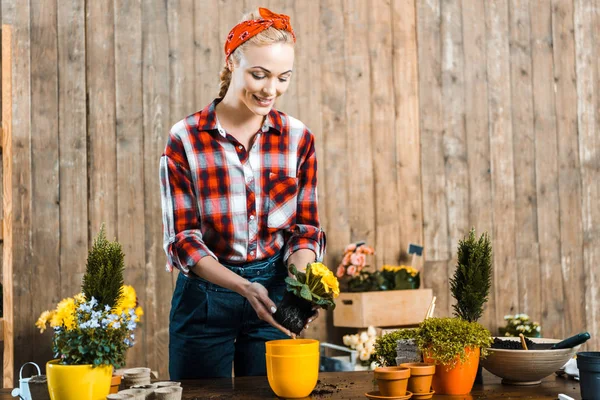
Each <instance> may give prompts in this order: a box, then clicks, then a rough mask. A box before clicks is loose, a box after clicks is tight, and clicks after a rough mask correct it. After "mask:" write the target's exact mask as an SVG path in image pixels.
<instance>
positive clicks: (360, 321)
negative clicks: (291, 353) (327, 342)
mask: <svg viewBox="0 0 600 400" xmlns="http://www.w3.org/2000/svg"><path fill="white" fill-rule="evenodd" d="M432 298H433V292H432V290H431V289H415V290H387V291H381V292H359V293H340V296H339V297H338V298H337V299H336V302H335V304H336V307H335V310H333V325H334V326H340V327H348V328H366V327H368V326H369V325H372V326H378V327H385V326H407V325H417V324H419V323H420V322H421V321H423V318H424V317H425V314H426V313H427V308H428V307H429V304H430V303H431V299H432Z"/></svg>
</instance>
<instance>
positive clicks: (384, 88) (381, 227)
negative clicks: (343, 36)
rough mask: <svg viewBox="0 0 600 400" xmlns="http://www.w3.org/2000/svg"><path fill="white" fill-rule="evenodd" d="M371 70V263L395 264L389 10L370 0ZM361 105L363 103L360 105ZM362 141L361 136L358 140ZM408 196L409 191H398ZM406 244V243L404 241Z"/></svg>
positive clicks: (396, 222)
mask: <svg viewBox="0 0 600 400" xmlns="http://www.w3.org/2000/svg"><path fill="white" fill-rule="evenodd" d="M368 18H369V19H368V26H369V31H368V36H367V40H368V47H369V52H368V54H369V64H370V67H371V68H370V70H371V72H370V74H371V101H370V107H371V131H370V137H371V138H372V139H371V141H372V152H373V156H372V157H373V161H374V162H373V178H374V185H373V189H374V194H373V196H374V199H375V213H374V218H375V226H376V230H375V231H376V234H375V242H374V244H375V245H376V252H375V266H376V267H377V268H381V266H383V265H384V264H391V265H398V264H399V261H400V254H401V245H402V244H401V243H400V221H399V218H400V210H401V209H400V208H399V201H398V200H399V196H400V193H399V191H398V181H397V178H396V165H397V161H396V153H395V152H394V151H390V149H395V148H396V147H397V146H396V140H397V139H396V134H395V123H394V122H395V121H394V119H393V118H390V116H391V115H393V114H394V111H395V107H394V103H395V100H394V93H395V90H394V84H393V83H394V73H393V69H391V68H390V67H389V66H390V65H393V35H392V13H391V8H390V2H389V1H386V0H377V1H372V2H371V4H370V6H369V11H368ZM363 107H364V106H363ZM362 143H365V140H363V141H362ZM402 196H403V197H404V196H410V193H402ZM405 247H406V245H405Z"/></svg>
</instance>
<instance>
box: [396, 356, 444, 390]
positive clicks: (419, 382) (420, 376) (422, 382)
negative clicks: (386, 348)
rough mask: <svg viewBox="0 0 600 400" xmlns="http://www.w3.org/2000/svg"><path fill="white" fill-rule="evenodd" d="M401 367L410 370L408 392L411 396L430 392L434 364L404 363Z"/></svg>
mask: <svg viewBox="0 0 600 400" xmlns="http://www.w3.org/2000/svg"><path fill="white" fill-rule="evenodd" d="M400 366H401V367H405V368H409V369H410V378H409V379H408V391H409V392H412V393H413V394H426V393H430V392H431V380H432V379H433V374H435V364H430V363H404V364H400Z"/></svg>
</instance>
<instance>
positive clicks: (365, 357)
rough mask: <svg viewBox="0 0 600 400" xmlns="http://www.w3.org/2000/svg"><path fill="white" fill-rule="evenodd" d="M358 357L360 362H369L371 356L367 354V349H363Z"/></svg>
mask: <svg viewBox="0 0 600 400" xmlns="http://www.w3.org/2000/svg"><path fill="white" fill-rule="evenodd" d="M359 357H360V360H361V361H367V360H369V358H370V357H371V355H370V354H369V352H368V350H367V349H363V350H362V351H361V352H360V355H359Z"/></svg>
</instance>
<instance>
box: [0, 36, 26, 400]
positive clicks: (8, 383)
mask: <svg viewBox="0 0 600 400" xmlns="http://www.w3.org/2000/svg"><path fill="white" fill-rule="evenodd" d="M1 33H2V173H3V174H2V210H3V218H2V230H3V231H4V238H3V239H4V240H3V243H2V309H3V318H2V329H3V334H2V335H0V337H2V341H3V347H4V351H3V362H2V386H3V387H9V388H10V387H13V386H14V380H13V378H14V368H15V365H14V364H15V363H14V356H15V350H14V349H15V347H14V345H15V341H14V339H13V334H14V306H15V302H14V297H13V296H14V282H13V265H14V255H15V251H14V250H15V249H14V240H13V233H14V229H17V228H20V226H19V224H14V225H13V218H14V217H15V213H14V212H13V160H14V159H13V139H12V138H13V135H12V129H13V97H12V95H13V81H12V69H13V63H14V61H13V51H12V46H13V32H12V28H11V27H10V26H8V25H2V32H1ZM16 215H19V213H17V214H16ZM21 229H22V228H21ZM22 253H23V250H19V249H17V251H16V254H17V256H21V255H22ZM19 351H20V350H19Z"/></svg>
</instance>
